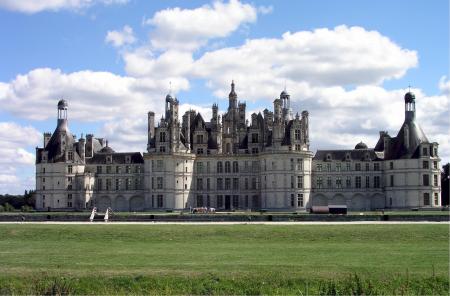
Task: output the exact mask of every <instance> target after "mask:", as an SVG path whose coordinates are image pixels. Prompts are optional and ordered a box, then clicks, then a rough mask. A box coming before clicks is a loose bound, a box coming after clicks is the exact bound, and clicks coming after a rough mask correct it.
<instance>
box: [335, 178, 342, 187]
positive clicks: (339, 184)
mask: <svg viewBox="0 0 450 296" xmlns="http://www.w3.org/2000/svg"><path fill="white" fill-rule="evenodd" d="M336 188H342V180H341V178H340V177H337V178H336Z"/></svg>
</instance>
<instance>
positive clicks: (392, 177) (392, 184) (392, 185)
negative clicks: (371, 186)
mask: <svg viewBox="0 0 450 296" xmlns="http://www.w3.org/2000/svg"><path fill="white" fill-rule="evenodd" d="M390 178H391V180H390V181H391V187H394V175H391V176H390Z"/></svg>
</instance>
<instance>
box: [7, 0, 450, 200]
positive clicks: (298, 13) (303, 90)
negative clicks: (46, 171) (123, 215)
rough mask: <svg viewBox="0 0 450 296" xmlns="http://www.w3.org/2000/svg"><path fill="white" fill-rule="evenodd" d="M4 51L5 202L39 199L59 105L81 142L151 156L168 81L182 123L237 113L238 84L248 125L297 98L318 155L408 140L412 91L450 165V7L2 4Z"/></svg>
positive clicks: (117, 1)
mask: <svg viewBox="0 0 450 296" xmlns="http://www.w3.org/2000/svg"><path fill="white" fill-rule="evenodd" d="M286 32H290V34H286ZM0 37H1V39H2V42H1V43H0V69H1V71H0V116H1V119H0V127H1V128H2V129H3V130H2V131H0V133H1V140H0V151H1V152H2V158H3V159H2V160H0V169H1V171H2V172H0V193H5V192H10V193H16V192H22V191H23V190H24V189H29V188H32V187H33V184H34V183H33V182H34V179H33V175H34V165H33V156H34V147H35V146H41V145H42V143H41V142H42V139H41V136H40V135H39V134H40V133H42V132H44V131H53V130H54V128H55V122H56V120H55V115H56V102H57V101H58V99H59V98H60V97H65V98H66V99H68V101H69V108H70V109H69V118H70V127H71V130H72V131H73V132H74V133H75V134H77V135H80V134H81V133H95V134H96V135H97V136H99V137H107V138H109V139H110V143H111V146H113V148H115V149H116V150H131V149H134V150H137V151H143V150H144V147H145V142H146V139H145V113H146V112H147V111H148V110H149V109H152V110H155V111H156V112H157V113H158V112H161V110H162V106H163V103H162V99H163V98H164V96H165V94H166V93H167V91H168V89H169V81H171V82H172V91H173V92H174V93H175V94H176V95H177V96H178V98H179V100H180V101H181V103H182V104H184V105H183V106H182V110H186V109H187V108H194V107H195V108H196V109H198V110H199V111H201V112H202V113H206V115H208V114H209V113H208V112H210V111H209V109H210V107H209V106H210V105H211V103H212V102H218V103H219V107H220V108H221V110H222V111H223V110H224V109H225V108H226V107H227V99H226V96H227V93H228V91H229V89H228V88H229V83H230V80H231V79H235V80H236V85H237V91H238V95H239V98H240V99H241V100H243V101H246V102H247V111H248V116H249V115H250V112H253V111H256V112H258V111H261V110H262V109H264V108H266V107H267V108H269V109H271V108H272V105H271V103H272V101H273V99H274V98H275V97H276V96H277V95H278V94H279V92H280V91H281V90H282V89H283V88H284V84H286V87H287V90H288V91H289V92H290V93H291V95H292V100H293V103H294V107H295V108H296V109H297V110H294V111H301V110H304V109H307V110H309V111H310V114H311V121H312V122H311V136H312V149H313V151H314V150H315V149H317V148H343V147H346V148H350V147H353V146H354V144H356V143H357V142H359V141H360V140H363V141H365V142H367V144H369V146H371V145H374V144H375V142H376V140H377V137H378V131H379V130H388V131H389V132H390V134H391V135H395V134H396V133H397V131H398V129H399V127H400V125H401V122H402V118H403V109H402V104H403V102H402V96H403V94H404V92H405V90H407V88H408V85H411V86H412V90H413V91H414V92H415V93H416V96H417V100H418V103H417V105H418V108H419V110H418V119H419V122H420V124H421V126H422V128H423V129H424V131H425V133H426V134H427V135H428V138H429V139H430V140H431V141H437V142H439V143H440V145H441V146H440V147H441V155H442V158H443V161H444V162H448V161H449V160H450V143H449V139H448V135H449V130H448V126H449V119H448V117H449V116H448V115H449V113H448V108H449V89H450V84H449V80H448V76H449V74H448V69H449V52H450V51H449V3H448V1H444V0H441V1H440V0H435V1H406V0H404V1H403V0H398V1H350V0H348V1H253V2H247V1H241V2H238V1H237V0H234V1H233V0H232V1H231V2H229V1H224V2H214V1H213V2H211V1H189V2H187V1H138V0H129V1H126V0H108V1H106V0H98V1H85V0H77V1H67V3H66V2H65V1H60V2H59V4H58V6H55V4H54V1H46V0H40V1H28V2H27V1H12V0H0ZM183 108H184V109H183ZM23 137H25V139H24V138H23ZM13 159H19V164H17V163H15V162H14V161H12V160H13Z"/></svg>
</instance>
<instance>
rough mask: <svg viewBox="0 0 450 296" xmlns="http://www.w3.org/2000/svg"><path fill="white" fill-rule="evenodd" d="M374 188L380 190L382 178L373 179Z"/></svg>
mask: <svg viewBox="0 0 450 296" xmlns="http://www.w3.org/2000/svg"><path fill="white" fill-rule="evenodd" d="M373 188H380V176H375V177H373Z"/></svg>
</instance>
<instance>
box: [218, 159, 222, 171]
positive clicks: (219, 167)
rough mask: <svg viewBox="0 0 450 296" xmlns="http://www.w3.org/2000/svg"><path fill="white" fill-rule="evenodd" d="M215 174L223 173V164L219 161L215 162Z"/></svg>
mask: <svg viewBox="0 0 450 296" xmlns="http://www.w3.org/2000/svg"><path fill="white" fill-rule="evenodd" d="M217 172H218V173H222V172H223V164H222V162H221V161H218V162H217Z"/></svg>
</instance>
